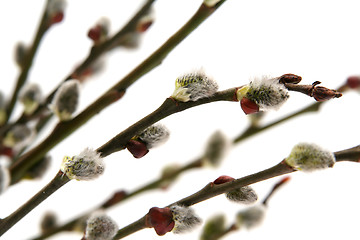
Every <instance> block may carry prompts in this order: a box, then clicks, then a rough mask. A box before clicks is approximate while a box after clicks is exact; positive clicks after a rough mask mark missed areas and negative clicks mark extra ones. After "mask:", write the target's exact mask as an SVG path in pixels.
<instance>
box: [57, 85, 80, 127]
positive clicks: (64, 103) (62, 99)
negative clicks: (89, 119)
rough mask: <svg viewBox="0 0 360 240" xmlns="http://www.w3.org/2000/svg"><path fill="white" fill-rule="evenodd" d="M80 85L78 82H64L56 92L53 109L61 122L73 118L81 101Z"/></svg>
mask: <svg viewBox="0 0 360 240" xmlns="http://www.w3.org/2000/svg"><path fill="white" fill-rule="evenodd" d="M79 91H80V85H79V81H78V80H69V81H66V82H64V83H63V84H62V85H61V86H60V87H59V89H58V90H57V91H56V93H55V96H54V99H53V101H52V105H51V108H52V110H53V111H54V112H55V114H56V115H57V116H58V117H59V119H60V121H67V120H70V119H71V118H72V114H73V113H74V112H75V111H76V108H77V106H78V101H79Z"/></svg>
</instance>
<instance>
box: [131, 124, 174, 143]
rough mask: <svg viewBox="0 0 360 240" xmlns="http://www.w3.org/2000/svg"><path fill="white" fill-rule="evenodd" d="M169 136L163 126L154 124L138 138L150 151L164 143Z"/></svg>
mask: <svg viewBox="0 0 360 240" xmlns="http://www.w3.org/2000/svg"><path fill="white" fill-rule="evenodd" d="M169 136H170V132H169V130H168V129H167V128H166V127H165V126H164V125H162V124H154V125H152V126H150V127H148V128H146V129H145V130H144V131H143V132H142V133H141V134H139V136H138V137H139V139H140V140H141V141H143V142H145V144H146V147H147V148H148V149H151V148H154V147H157V146H159V145H161V144H163V143H164V142H166V141H167V140H168V139H169Z"/></svg>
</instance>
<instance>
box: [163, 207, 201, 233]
mask: <svg viewBox="0 0 360 240" xmlns="http://www.w3.org/2000/svg"><path fill="white" fill-rule="evenodd" d="M170 210H171V212H172V214H173V220H174V222H175V226H174V228H173V230H172V232H173V233H175V234H178V233H185V232H188V231H190V230H192V229H193V228H195V227H197V226H198V225H200V224H201V222H202V221H201V219H200V218H199V217H198V216H197V215H196V214H195V213H194V210H193V209H191V208H189V207H184V206H180V205H173V206H171V207H170Z"/></svg>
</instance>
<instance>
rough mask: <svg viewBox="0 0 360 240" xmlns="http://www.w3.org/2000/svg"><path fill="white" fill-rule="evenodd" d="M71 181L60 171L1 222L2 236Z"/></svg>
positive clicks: (0, 232)
mask: <svg viewBox="0 0 360 240" xmlns="http://www.w3.org/2000/svg"><path fill="white" fill-rule="evenodd" d="M69 181H70V179H69V178H68V177H67V176H66V175H64V174H63V172H61V171H59V172H58V173H57V174H56V176H55V177H54V178H53V180H51V181H50V182H49V183H48V184H47V185H46V186H45V187H44V188H42V189H41V190H40V191H39V192H38V193H37V194H35V195H34V196H33V197H32V198H31V199H30V200H29V201H27V202H26V203H25V204H24V205H22V206H21V207H19V208H18V209H17V210H16V211H15V212H13V213H12V214H10V215H9V216H8V217H6V218H5V219H2V220H1V221H0V236H2V235H3V234H4V233H5V232H7V231H8V230H9V229H10V228H11V227H13V226H14V225H15V224H16V223H17V222H18V221H20V220H21V219H22V218H23V217H24V216H26V215H27V214H28V213H29V212H31V211H32V210H33V209H34V208H35V207H37V206H38V205H39V204H40V203H42V202H43V201H44V200H45V199H47V198H48V197H49V196H50V195H51V194H53V193H54V192H56V191H57V190H58V189H60V188H61V187H62V186H64V185H65V184H66V183H68V182H69Z"/></svg>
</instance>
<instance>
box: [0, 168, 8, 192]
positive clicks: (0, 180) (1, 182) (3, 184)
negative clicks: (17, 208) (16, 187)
mask: <svg viewBox="0 0 360 240" xmlns="http://www.w3.org/2000/svg"><path fill="white" fill-rule="evenodd" d="M9 185H10V171H9V169H8V168H7V167H6V166H4V165H3V164H1V163H0V195H1V194H2V193H3V192H5V190H6V189H7V187H8V186H9Z"/></svg>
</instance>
